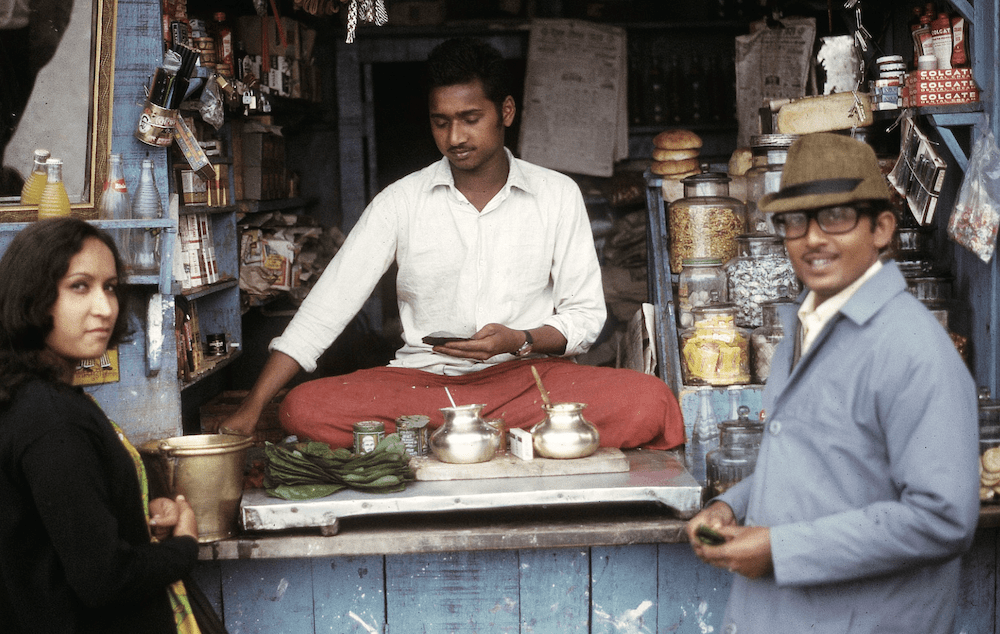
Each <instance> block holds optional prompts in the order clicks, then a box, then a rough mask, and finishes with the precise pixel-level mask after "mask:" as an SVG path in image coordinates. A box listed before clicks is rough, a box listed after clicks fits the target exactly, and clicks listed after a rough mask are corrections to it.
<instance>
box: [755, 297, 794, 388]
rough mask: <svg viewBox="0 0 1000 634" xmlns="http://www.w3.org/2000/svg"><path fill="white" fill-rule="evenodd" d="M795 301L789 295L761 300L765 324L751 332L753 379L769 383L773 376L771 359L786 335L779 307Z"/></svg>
mask: <svg viewBox="0 0 1000 634" xmlns="http://www.w3.org/2000/svg"><path fill="white" fill-rule="evenodd" d="M792 303H794V302H793V301H792V300H791V299H788V298H787V297H782V298H779V299H772V300H768V301H766V302H761V305H760V309H761V319H762V320H763V324H762V325H761V326H760V327H758V328H754V330H753V332H751V333H750V346H751V349H752V350H753V381H754V383H761V384H763V383H767V378H768V377H769V376H771V359H772V358H773V357H774V351H775V350H776V349H777V347H778V344H779V343H780V342H781V340H782V339H783V338H784V336H785V329H784V327H783V326H782V325H781V319H780V318H779V317H778V309H779V308H780V307H781V306H782V305H787V304H792Z"/></svg>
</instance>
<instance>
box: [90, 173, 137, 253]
mask: <svg viewBox="0 0 1000 634" xmlns="http://www.w3.org/2000/svg"><path fill="white" fill-rule="evenodd" d="M131 208H132V202H131V200H129V195H128V187H127V186H126V185H125V172H124V169H123V167H122V155H121V154H112V155H111V156H109V157H108V180H107V181H105V183H104V191H103V192H102V193H101V199H100V201H98V203H97V218H98V219H99V220H128V219H129V217H130V216H131V215H132V211H131ZM111 234H112V235H113V236H114V238H115V242H116V243H117V244H118V250H119V251H120V252H122V253H123V254H127V253H128V252H129V250H128V245H127V244H125V239H126V238H127V236H128V232H127V230H124V229H118V230H113V231H112V232H111Z"/></svg>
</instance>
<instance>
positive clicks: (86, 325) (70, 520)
mask: <svg viewBox="0 0 1000 634" xmlns="http://www.w3.org/2000/svg"><path fill="white" fill-rule="evenodd" d="M123 281H124V268H123V267H122V262H121V258H120V256H119V254H118V251H117V249H116V248H115V244H114V241H113V240H112V239H111V237H110V236H109V235H108V234H106V233H105V232H103V231H101V230H99V229H96V228H95V227H93V226H92V225H90V224H88V223H86V222H83V221H81V220H77V219H71V218H60V219H56V220H43V221H38V222H36V223H33V224H31V225H30V226H28V227H27V228H26V229H24V230H23V231H21V232H20V233H19V234H18V235H17V236H16V237H15V238H14V240H13V241H12V243H11V245H10V246H9V247H8V249H7V251H6V253H4V255H3V258H2V260H0V509H2V511H0V614H2V615H3V617H2V620H3V626H2V629H3V630H4V631H5V632H11V633H21V632H39V633H44V634H57V633H63V632H65V633H77V632H101V633H108V632H122V633H128V634H136V633H140V632H141V633H144V634H145V633H159V632H163V633H169V634H177V633H179V632H183V633H188V632H197V631H198V630H197V625H195V624H194V619H193V617H192V616H191V609H190V604H189V602H188V600H187V597H186V591H185V588H184V586H183V583H180V581H179V580H180V579H181V577H183V576H185V575H186V574H187V573H188V572H190V571H191V569H192V568H193V567H194V564H195V562H196V560H197V553H198V544H197V536H198V532H197V525H196V522H195V519H194V512H193V511H192V510H191V507H190V505H189V504H188V503H187V502H186V501H185V500H184V499H183V498H182V497H178V498H177V499H176V500H171V499H168V498H158V499H155V500H148V495H147V492H146V486H145V474H144V472H143V471H142V469H141V461H140V460H139V459H138V454H137V453H136V452H135V449H134V448H133V447H132V446H131V444H129V443H128V441H127V439H125V436H124V434H122V433H121V430H120V429H119V428H118V427H117V426H116V425H115V424H114V423H112V422H111V421H110V420H108V418H107V416H105V415H104V413H103V412H102V411H101V408H100V407H98V405H97V403H96V402H94V401H93V399H91V398H90V397H89V396H87V395H86V394H85V393H84V392H83V391H82V390H81V389H79V388H76V387H73V386H72V385H71V381H72V377H73V373H74V370H75V368H76V366H77V364H78V362H79V361H81V360H84V359H91V358H96V357H99V356H101V354H103V353H104V351H105V350H106V349H107V347H108V346H109V345H111V346H113V345H116V344H117V343H118V342H119V341H120V340H121V338H122V336H123V335H124V334H125V329H126V311H125V308H124V297H125V289H124V284H123V283H122V282H123ZM192 628H193V629H192Z"/></svg>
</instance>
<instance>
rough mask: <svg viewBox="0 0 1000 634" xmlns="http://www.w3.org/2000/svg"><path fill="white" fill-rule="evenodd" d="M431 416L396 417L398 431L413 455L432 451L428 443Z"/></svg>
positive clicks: (424, 454) (407, 450)
mask: <svg viewBox="0 0 1000 634" xmlns="http://www.w3.org/2000/svg"><path fill="white" fill-rule="evenodd" d="M430 420H431V419H430V417H429V416H425V415H423V414H412V415H409V416H400V417H399V418H397V419H396V433H397V434H399V439H400V440H402V441H403V446H404V447H406V453H408V454H410V455H411V456H426V455H427V454H428V453H429V452H430V447H429V446H428V444H427V436H428V434H429V432H428V431H427V424H428V423H429V422H430Z"/></svg>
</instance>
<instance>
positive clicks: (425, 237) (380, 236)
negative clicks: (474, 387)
mask: <svg viewBox="0 0 1000 634" xmlns="http://www.w3.org/2000/svg"><path fill="white" fill-rule="evenodd" d="M505 151H506V150H505ZM506 153H507V159H508V162H509V165H510V171H509V173H508V176H507V182H506V183H505V184H504V186H503V188H501V190H500V191H499V192H498V193H497V195H496V196H494V198H493V199H492V200H490V202H489V203H487V205H486V206H485V207H484V208H483V210H482V211H481V212H480V211H478V210H477V209H476V208H475V207H474V206H473V205H472V204H471V203H470V202H469V201H468V200H467V199H466V198H465V196H464V195H462V193H461V192H459V191H458V189H457V188H456V187H455V181H454V178H453V176H452V173H451V165H450V163H449V162H448V160H447V159H446V158H442V159H441V160H440V161H438V162H436V163H434V164H432V165H430V166H428V167H426V168H424V169H422V170H420V171H418V172H415V173H413V174H410V175H409V176H406V177H404V178H402V179H400V180H399V181H397V182H395V183H393V184H392V185H390V186H389V187H387V188H386V189H385V190H384V191H382V192H381V193H380V194H379V195H378V196H376V197H375V199H374V200H373V201H372V202H371V204H369V205H368V208H367V209H365V212H364V213H363V214H362V216H361V218H360V219H359V220H358V223H357V225H356V226H355V227H354V228H353V229H352V230H351V232H350V235H348V237H347V241H346V242H345V243H344V245H343V247H342V248H341V250H340V251H339V252H338V253H337V256H336V257H335V258H334V259H333V261H332V262H331V263H330V264H329V266H328V267H327V268H326V270H325V271H324V272H323V275H322V276H321V277H320V279H319V281H318V282H317V283H316V286H315V287H314V288H313V289H312V291H311V292H310V293H309V295H308V297H306V299H305V301H304V302H303V303H302V306H301V307H300V308H299V310H298V312H297V313H296V315H295V317H294V318H293V319H292V321H291V323H289V325H288V327H287V328H286V329H285V332H284V333H282V335H281V336H280V337H277V338H276V339H274V340H273V341H272V342H271V344H270V349H271V350H279V351H281V352H284V353H285V354H288V355H289V356H291V357H292V358H294V359H295V360H296V361H297V362H298V363H299V365H301V366H302V368H303V369H304V370H306V371H310V372H311V371H312V370H314V369H315V368H316V360H317V359H318V358H319V356H320V355H321V354H322V353H323V352H324V351H325V350H326V349H327V348H328V347H329V346H330V344H331V343H332V342H333V341H334V339H335V338H336V337H337V336H339V335H340V333H341V332H342V331H343V330H344V328H345V327H346V326H347V324H348V323H349V322H350V321H351V319H353V317H354V315H355V314H357V312H358V311H359V310H360V309H361V307H362V305H363V304H364V302H365V301H366V300H367V298H368V296H369V295H371V293H372V290H373V289H374V288H375V286H376V284H377V283H378V281H379V279H380V278H381V277H382V274H383V273H384V272H385V271H386V270H388V269H389V267H390V265H391V264H392V263H393V262H396V263H397V265H398V269H399V272H398V274H397V277H396V291H397V293H396V294H397V302H398V305H399V316H400V320H401V321H402V325H403V347H402V348H400V349H399V350H398V351H397V352H396V358H395V360H393V361H392V363H391V364H390V365H394V366H402V367H408V368H419V369H423V370H427V371H430V372H436V373H439V374H449V375H455V374H464V373H466V372H471V371H475V370H479V369H482V368H483V367H486V366H487V365H489V364H494V363H499V362H502V361H507V360H510V359H511V358H512V356H511V355H509V354H502V355H497V356H495V357H493V358H491V359H490V360H489V361H487V362H486V363H482V362H477V361H474V360H470V359H459V358H456V357H451V356H448V355H443V354H437V353H435V352H433V351H432V350H431V347H430V346H428V345H426V344H424V343H422V342H421V338H423V337H424V336H425V335H428V334H430V333H432V332H437V331H445V332H449V333H454V334H456V335H461V336H469V335H472V334H474V333H475V332H476V331H478V330H479V329H480V328H482V327H483V326H485V325H486V324H489V323H499V324H503V325H505V326H508V327H510V328H514V329H519V330H526V329H529V328H538V327H539V326H542V325H551V326H553V327H555V328H556V329H557V330H559V331H560V332H561V333H562V334H563V335H564V336H565V337H566V340H567V344H566V351H565V354H566V355H567V356H571V355H577V354H580V353H582V352H586V351H587V349H589V348H590V345H591V344H592V343H593V342H594V340H595V339H596V338H597V335H598V334H600V331H601V328H602V327H603V325H604V320H605V319H606V317H607V309H606V307H605V303H604V293H603V290H602V288H601V274H600V267H599V264H598V261H597V252H596V250H595V248H594V239H593V233H592V230H591V227H590V221H589V218H588V216H587V210H586V207H585V206H584V203H583V197H582V195H581V194H580V188H579V187H578V186H577V185H576V183H575V182H573V180H572V179H570V178H569V177H568V176H566V175H564V174H560V173H559V172H555V171H553V170H550V169H546V168H543V167H539V166H537V165H532V164H531V163H527V162H525V161H521V160H519V159H515V158H514V157H513V155H512V154H511V153H510V151H506Z"/></svg>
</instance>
